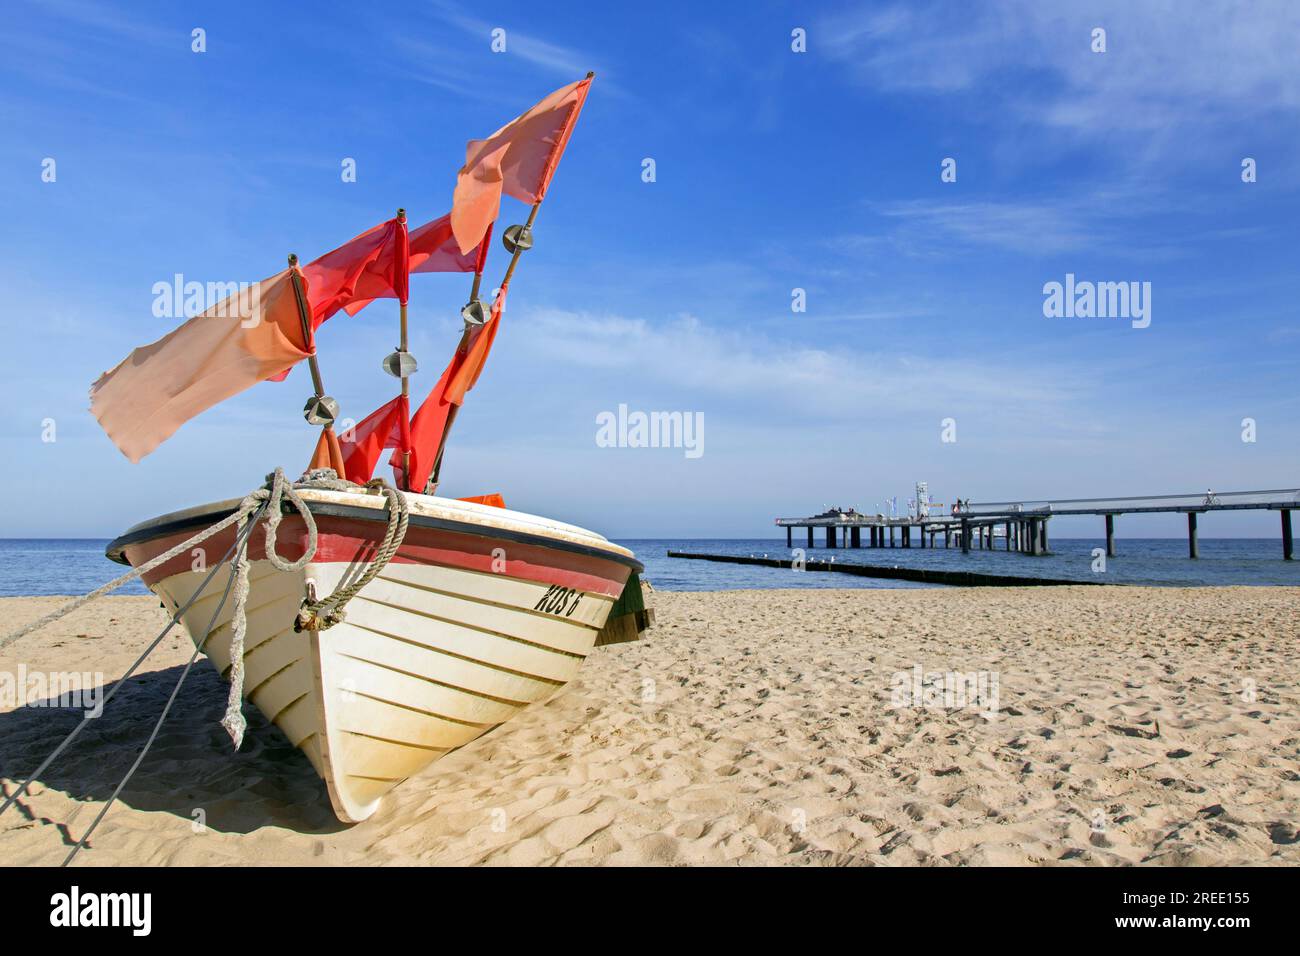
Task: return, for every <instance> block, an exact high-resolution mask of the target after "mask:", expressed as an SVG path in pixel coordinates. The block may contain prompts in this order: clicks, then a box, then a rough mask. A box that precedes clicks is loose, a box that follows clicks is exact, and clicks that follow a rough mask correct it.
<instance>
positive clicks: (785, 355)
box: [515, 309, 1086, 426]
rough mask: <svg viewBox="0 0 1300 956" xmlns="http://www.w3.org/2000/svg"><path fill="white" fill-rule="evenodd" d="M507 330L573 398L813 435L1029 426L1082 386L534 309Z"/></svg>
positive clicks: (965, 364)
mask: <svg viewBox="0 0 1300 956" xmlns="http://www.w3.org/2000/svg"><path fill="white" fill-rule="evenodd" d="M515 328H516V335H517V337H518V339H519V343H520V347H521V348H522V349H524V350H525V352H526V353H527V354H528V355H529V357H530V361H533V362H536V361H538V360H553V361H554V362H556V363H557V364H558V363H560V362H563V363H564V365H565V366H567V367H570V368H574V369H575V370H576V369H583V370H585V371H584V373H582V374H586V375H590V376H592V378H591V379H590V380H589V381H590V384H587V385H584V389H583V390H584V392H591V393H600V392H602V391H607V390H608V389H609V388H611V387H613V388H616V389H618V390H620V391H621V392H622V393H623V394H627V393H628V392H630V391H638V392H642V393H645V392H654V393H656V394H660V395H671V394H678V395H680V396H682V397H683V399H684V400H685V401H686V402H689V403H692V407H721V406H726V407H730V408H733V409H738V410H744V412H745V413H746V414H747V415H750V416H752V415H754V414H757V413H758V412H759V410H761V409H766V410H768V411H770V412H774V413H776V414H777V415H778V416H779V417H780V418H782V419H792V418H793V419H801V418H802V419H807V420H808V421H809V422H812V423H815V424H817V425H818V426H820V425H824V424H825V423H827V422H835V421H844V420H855V421H864V420H871V419H877V420H879V419H882V418H890V417H894V416H898V415H906V414H911V413H930V412H933V411H935V410H936V409H944V408H948V409H957V408H962V409H965V410H966V411H967V412H969V413H970V414H980V413H985V412H987V413H989V414H996V415H998V416H1000V417H1002V418H1006V417H1008V416H1015V415H1016V414H1017V413H1016V409H1022V410H1030V409H1032V414H1031V417H1033V418H1036V419H1038V420H1040V421H1041V419H1042V415H1043V413H1044V411H1045V410H1048V411H1049V412H1050V410H1051V409H1053V408H1057V409H1061V408H1065V407H1067V406H1068V405H1069V404H1070V403H1071V402H1073V401H1075V400H1077V398H1078V396H1079V394H1080V391H1079V390H1080V389H1082V388H1084V387H1086V383H1085V382H1084V380H1082V379H1079V378H1078V377H1077V376H1076V374H1075V373H1073V372H1070V371H1069V370H1068V369H1066V368H1064V367H1062V368H1053V367H1051V364H1050V363H1045V364H1042V365H1041V366H1040V367H1039V368H1038V369H1037V370H1035V371H1030V372H1028V373H1027V372H1026V371H1025V369H1024V368H1022V367H1020V366H1019V365H1017V366H1016V367H1014V368H1013V367H1012V366H1010V365H1007V366H1005V367H1004V366H1002V365H1001V364H1000V362H999V361H998V360H997V358H996V357H992V358H965V357H962V356H960V355H945V356H944V357H943V359H942V362H941V363H937V362H936V359H935V357H934V356H932V355H925V354H914V353H908V352H902V351H899V350H898V349H897V348H892V347H891V348H889V349H887V350H886V349H881V350H879V351H876V350H871V349H867V348H863V347H862V346H861V345H859V344H857V343H856V342H853V341H846V342H844V343H842V344H841V343H828V344H827V345H826V346H824V347H815V346H812V345H808V344H800V343H798V342H794V343H792V342H790V341H789V340H788V339H781V338H775V337H769V336H765V335H762V334H759V333H756V332H755V330H754V329H752V328H750V329H745V330H743V331H742V330H736V329H732V328H729V327H719V326H716V325H713V324H710V323H707V322H704V321H702V320H700V319H699V318H698V317H696V316H693V315H680V316H677V317H676V318H674V319H672V320H669V321H657V322H648V321H645V320H641V319H633V318H627V317H623V316H617V315H606V314H597V313H589V312H575V311H566V310H560V309H544V310H536V311H530V312H529V313H528V314H527V315H526V316H525V317H524V318H523V319H522V320H521V321H519V322H518V323H517V325H516V326H515ZM613 400H614V398H609V399H607V401H613ZM679 404H680V403H679ZM936 421H937V420H936Z"/></svg>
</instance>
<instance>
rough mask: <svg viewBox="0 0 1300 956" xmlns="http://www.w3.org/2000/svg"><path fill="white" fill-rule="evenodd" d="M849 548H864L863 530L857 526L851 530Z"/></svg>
mask: <svg viewBox="0 0 1300 956" xmlns="http://www.w3.org/2000/svg"><path fill="white" fill-rule="evenodd" d="M849 547H851V548H860V547H862V529H861V528H859V527H857V526H856V525H854V526H853V527H852V528H850V529H849Z"/></svg>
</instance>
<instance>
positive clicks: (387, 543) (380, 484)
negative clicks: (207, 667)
mask: <svg viewBox="0 0 1300 956" xmlns="http://www.w3.org/2000/svg"><path fill="white" fill-rule="evenodd" d="M298 484H299V487H306V488H324V489H328V490H332V491H352V490H354V489H359V488H361V487H362V486H359V485H356V484H355V483H353V482H351V481H348V480H347V479H345V478H339V477H338V475H337V474H336V473H335V472H334V471H333V470H331V469H319V470H314V471H309V472H308V473H307V474H305V475H303V477H302V478H301V479H299V483H298ZM364 487H365V488H366V489H369V490H376V491H379V492H380V493H381V494H383V495H384V497H385V498H386V499H387V502H388V508H387V511H388V524H387V527H386V528H385V530H384V537H383V540H382V542H381V543H380V545H379V547H378V548H377V549H376V551H375V555H374V557H373V558H372V559H371V560H370V561H369V562H368V564H367V567H366V569H365V571H364V572H363V573H362V574H360V575H359V576H358V577H357V578H356V580H354V581H353V582H352V583H351V584H348V585H346V586H344V587H340V588H339V589H337V590H336V591H335V592H334V593H333V594H331V595H329V597H327V598H324V599H321V600H311V601H305V602H304V603H303V605H302V608H301V610H300V611H299V614H298V617H297V619H296V620H295V622H294V629H295V630H298V631H302V630H317V631H319V630H325V629H326V628H330V627H333V626H334V625H335V624H338V623H339V622H340V621H342V620H343V619H344V616H345V612H344V609H345V607H346V605H347V603H348V602H349V601H351V600H352V598H354V597H355V596H356V595H357V594H358V593H359V592H360V591H361V589H362V588H364V587H365V586H366V585H367V584H369V583H370V582H371V581H373V580H374V579H375V577H376V576H378V575H379V573H380V572H381V571H382V570H383V569H384V568H385V567H386V566H387V565H388V563H389V562H390V561H391V560H392V559H393V557H394V555H396V554H397V551H398V549H399V548H400V547H401V545H402V541H403V540H404V539H405V537H406V530H407V526H408V523H409V520H410V509H409V506H408V504H407V501H406V496H405V495H404V494H403V493H402V492H401V491H400V490H398V489H396V488H393V487H391V486H390V485H389V484H388V483H387V482H386V481H384V480H383V479H376V480H374V481H372V482H370V483H369V484H368V485H366V486H364ZM286 499H287V501H288V504H289V505H291V506H292V507H293V508H294V510H296V511H297V512H298V514H299V515H300V516H301V518H302V519H303V523H304V524H305V525H306V529H307V542H306V546H305V547H304V548H303V553H302V555H301V557H299V558H298V559H297V560H296V561H288V560H286V559H284V558H282V557H281V556H280V555H279V554H278V553H277V541H276V535H277V532H278V530H279V525H280V521H281V520H282V518H283V517H284V505H285V500H286ZM263 518H265V520H266V531H265V534H266V547H265V551H266V558H267V560H268V561H270V563H271V564H272V566H274V567H275V568H276V569H277V570H279V571H285V572H295V571H300V570H302V569H303V568H304V567H306V566H307V564H308V562H310V561H311V560H312V558H314V557H315V555H316V549H317V545H318V541H319V538H318V534H317V529H316V521H315V517H314V516H313V515H312V513H311V511H310V509H309V508H308V507H307V503H306V502H305V501H304V500H303V498H302V497H301V495H299V494H298V491H297V489H296V488H295V487H294V485H293V484H291V483H289V482H288V480H287V479H286V478H285V476H284V472H283V471H282V470H281V469H279V468H277V469H275V471H274V472H272V473H271V474H269V475H267V481H266V484H265V485H263V486H262V487H260V488H258V489H256V490H255V491H253V492H252V493H250V494H249V495H247V496H245V497H244V499H243V500H242V501H241V502H240V504H239V507H238V508H236V509H235V511H234V512H232V513H231V514H229V515H227V516H226V517H225V518H223V519H221V520H220V521H218V522H216V523H215V524H213V525H211V526H210V527H208V528H205V529H204V530H203V531H200V532H198V533H197V534H195V535H193V536H191V537H190V538H187V539H186V540H185V541H182V542H181V543H180V544H177V545H175V546H173V547H172V548H169V549H168V550H167V551H165V552H163V553H162V554H160V555H158V556H157V557H154V558H152V559H150V560H149V561H146V562H145V563H144V564H142V565H140V566H139V567H137V568H133V569H132V570H131V571H129V572H128V573H126V574H123V575H121V576H120V577H117V578H115V579H114V580H112V581H110V582H108V583H107V584H105V585H103V586H102V587H99V588H96V589H95V590H94V591H91V592H90V593H89V594H86V595H84V596H82V597H80V598H77V599H76V600H74V601H71V602H69V603H68V604H65V605H64V606H63V607H60V608H58V609H56V610H55V611H52V612H51V613H49V614H47V615H45V616H44V617H42V618H40V619H38V620H36V621H33V622H32V623H31V624H28V625H26V626H25V627H22V628H20V629H19V630H17V631H14V632H12V633H10V634H7V635H5V636H4V637H0V649H2V648H4V647H5V646H7V645H8V644H11V643H13V642H14V641H16V640H18V639H19V638H21V637H24V636H25V635H27V634H30V633H32V632H33V631H35V630H37V629H39V628H41V627H44V626H45V625H46V624H50V623H52V622H53V621H57V620H58V619H59V618H62V617H64V616H66V615H68V614H70V613H72V612H73V611H75V610H77V609H78V608H80V607H84V606H85V605H87V604H89V603H90V602H91V601H94V600H95V599H97V598H100V597H103V596H104V595H105V594H108V593H110V592H112V591H115V590H116V589H118V588H120V587H121V586H122V585H124V584H126V583H127V582H128V581H130V580H132V579H133V578H137V577H140V576H142V575H144V574H147V573H148V572H149V571H151V570H153V569H154V568H157V567H159V566H161V565H163V564H166V563H167V562H168V561H170V560H171V559H172V558H174V557H176V556H177V555H179V554H181V553H183V552H184V551H185V550H186V549H188V548H192V547H194V546H195V545H198V544H200V543H202V542H203V541H206V540H207V539H208V538H211V537H212V536H213V535H215V534H217V533H219V532H220V531H222V530H224V529H225V528H228V527H230V526H231V525H235V524H237V525H238V529H237V531H236V534H235V540H234V543H232V544H231V546H230V548H229V549H228V550H227V551H226V553H225V555H224V556H223V557H222V559H221V561H219V562H218V563H216V564H215V565H213V567H212V570H211V571H209V572H208V575H207V577H205V578H204V579H203V581H202V582H201V583H200V584H199V586H198V588H197V589H196V590H195V591H194V593H192V594H191V595H190V597H189V598H188V599H187V600H186V601H185V603H184V604H183V605H182V606H181V607H179V608H177V610H176V611H175V613H174V614H173V615H172V617H171V620H170V621H169V622H168V624H167V626H166V627H165V628H163V630H162V632H161V633H159V635H158V636H157V637H156V638H154V640H153V642H152V643H151V644H150V645H149V646H148V647H147V648H145V650H144V653H142V654H141V655H140V656H139V657H138V658H136V660H135V662H134V663H133V664H132V665H131V666H130V667H129V668H128V669H127V671H126V673H125V674H123V676H122V678H121V679H120V680H119V681H118V682H117V684H116V685H115V686H114V687H113V689H112V690H111V691H109V693H108V694H107V695H106V696H105V698H104V701H103V703H104V704H107V703H108V702H109V701H110V700H111V699H112V698H113V696H114V695H115V694H116V693H117V692H118V690H120V689H121V687H122V685H123V684H124V683H125V682H126V680H127V679H128V678H129V677H130V676H131V675H132V674H133V673H135V670H136V668H138V667H139V666H140V665H141V664H142V663H143V662H144V660H145V659H146V658H147V657H148V656H149V654H151V653H152V652H153V651H154V650H155V649H156V648H157V647H158V645H159V644H160V643H161V642H162V640H163V638H164V637H166V636H167V634H168V633H169V632H170V631H171V629H172V628H173V627H175V625H176V624H177V623H178V622H179V621H180V620H181V617H182V616H183V615H184V614H185V612H186V611H187V610H189V608H190V607H191V606H192V605H193V604H194V603H195V601H197V600H198V598H199V596H200V595H201V594H202V593H203V591H204V590H205V589H206V588H207V586H208V584H209V583H210V582H211V581H212V578H213V577H214V575H215V574H216V573H217V571H218V570H219V569H220V568H221V566H222V565H223V564H225V563H226V562H227V561H229V560H230V558H231V555H232V554H233V555H234V561H233V562H232V564H231V569H230V575H229V578H228V579H227V582H226V588H225V591H224V592H223V593H222V595H221V600H220V602H219V603H218V604H217V608H216V610H215V611H214V612H213V615H212V618H211V619H210V620H209V622H208V627H207V630H206V631H205V633H204V635H203V638H202V640H199V641H196V642H195V647H194V652H193V654H191V655H190V659H189V661H188V662H187V663H186V664H185V668H184V670H183V671H182V672H181V676H180V678H179V679H178V680H177V682H176V686H175V687H174V688H173V689H172V693H171V696H170V697H169V698H168V700H167V704H166V705H165V706H164V708H163V712H162V714H161V715H160V716H159V718H158V721H157V722H156V723H155V724H154V727H153V731H152V732H151V733H150V735H149V739H148V740H147V741H146V742H145V745H144V747H143V748H141V751H140V753H139V755H138V756H137V757H136V760H135V762H134V763H133V764H132V765H131V768H130V769H129V770H128V771H127V773H126V776H124V777H123V778H122V781H121V782H120V783H119V784H118V785H117V788H116V789H115V790H114V791H113V794H112V796H110V797H109V799H108V802H107V803H105V804H104V806H103V808H102V809H101V810H100V811H99V813H98V814H97V815H96V817H95V819H94V820H93V821H92V822H91V824H90V826H89V828H87V830H86V833H85V835H84V836H83V837H82V838H81V840H79V841H78V843H77V845H76V846H74V847H73V848H72V852H71V853H69V854H68V856H67V859H65V860H64V861H63V865H64V866H67V865H68V864H69V863H71V862H72V859H73V857H75V856H76V855H77V852H78V851H79V850H80V849H81V848H82V847H84V846H85V845H86V841H87V840H89V839H90V835H91V833H92V832H93V831H94V830H95V828H96V827H97V826H98V825H99V822H100V821H101V820H102V819H103V818H104V816H105V815H106V814H107V813H108V810H109V808H110V807H111V806H112V805H113V803H114V802H115V801H116V800H117V798H118V796H119V795H120V794H121V792H122V789H123V788H124V787H125V786H126V784H127V783H128V782H129V781H130V779H131V777H132V776H133V775H134V774H135V772H136V770H137V769H138V768H139V766H140V764H141V763H142V762H143V760H144V758H145V755H146V754H147V753H148V752H149V749H150V747H152V745H153V743H154V740H155V739H156V738H157V736H158V731H159V730H160V729H161V727H162V724H163V722H164V721H165V720H166V719H167V715H168V714H169V713H170V712H171V708H172V704H173V703H174V702H175V700H176V697H177V695H178V694H179V693H180V689H181V685H182V684H183V683H184V681H185V678H186V677H187V676H188V674H189V672H190V668H191V667H192V666H193V664H194V661H195V660H197V659H198V655H199V653H200V652H201V651H202V650H203V648H204V646H205V645H206V644H207V641H208V638H209V637H210V636H211V634H212V630H213V628H214V627H215V625H216V621H217V617H218V615H219V614H220V613H221V611H222V610H223V609H224V608H225V605H226V601H227V600H228V598H229V597H230V593H231V591H232V589H233V591H234V594H235V607H234V610H233V611H232V614H231V629H232V636H231V646H230V660H231V668H230V671H231V672H230V690H229V693H228V695H227V699H226V712H225V715H224V716H223V717H222V719H221V725H222V727H224V728H225V730H226V732H227V733H229V734H230V737H231V740H232V741H233V742H234V745H235V749H236V750H238V749H239V747H240V745H241V744H242V743H243V738H244V732H245V730H246V729H247V721H246V720H245V718H244V715H243V709H242V708H243V690H244V644H245V638H246V636H247V629H248V620H247V606H248V591H249V582H248V575H249V560H248V545H249V542H250V540H251V538H252V534H253V530H254V529H255V528H256V526H257V524H258V522H259V521H261V520H262V519H263ZM101 709H102V705H101ZM89 720H90V718H89V716H86V717H83V718H82V720H81V722H80V723H79V724H77V726H76V727H74V728H73V729H72V731H71V732H70V733H69V734H68V735H67V736H66V737H64V739H63V741H62V742H61V743H60V744H59V745H58V746H57V747H55V749H54V750H53V752H51V753H50V755H49V756H48V757H46V758H45V760H44V761H42V763H41V764H40V766H38V767H37V768H36V769H35V770H34V771H33V772H32V773H31V774H29V775H28V777H27V779H26V780H25V781H23V783H22V784H21V785H20V786H19V787H18V788H17V789H16V790H15V791H14V793H13V794H12V795H10V796H8V797H7V799H6V800H5V802H4V804H3V806H0V814H2V813H4V811H5V810H7V809H9V807H10V806H11V805H12V804H13V803H14V802H15V801H17V800H18V799H19V797H21V796H22V795H23V793H25V792H26V791H27V789H28V787H29V786H30V785H31V783H32V781H34V780H35V779H36V778H37V777H39V776H40V774H42V773H43V772H44V771H45V770H46V768H47V767H49V765H50V764H51V763H53V761H54V760H55V758H57V757H58V756H59V754H60V753H62V752H63V750H64V749H65V748H66V747H67V746H68V745H69V744H71V743H72V741H73V740H74V739H76V737H77V736H78V735H79V734H80V733H81V731H82V730H83V729H84V728H85V726H86V724H87V722H88V721H89Z"/></svg>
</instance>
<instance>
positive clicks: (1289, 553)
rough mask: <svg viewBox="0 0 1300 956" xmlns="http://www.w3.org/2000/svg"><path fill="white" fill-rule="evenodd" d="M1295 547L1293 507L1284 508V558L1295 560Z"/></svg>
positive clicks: (1284, 559)
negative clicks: (1293, 538) (1292, 532)
mask: <svg viewBox="0 0 1300 956" xmlns="http://www.w3.org/2000/svg"><path fill="white" fill-rule="evenodd" d="M1294 550H1295V549H1294V548H1293V547H1292V546H1291V509H1290V508H1283V509H1282V560H1283V561H1291V560H1294Z"/></svg>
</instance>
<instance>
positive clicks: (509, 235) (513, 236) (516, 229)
mask: <svg viewBox="0 0 1300 956" xmlns="http://www.w3.org/2000/svg"><path fill="white" fill-rule="evenodd" d="M595 75H596V74H595V72H594V71H588V73H587V77H586V78H587V79H588V80H590V79H592V78H593V77H595ZM542 198H543V199H544V198H545V197H542ZM541 208H542V200H541V199H539V200H537V202H535V203H533V208H532V209H530V210H529V211H528V219H527V221H525V222H524V224H523V226H511V227H510V228H509V229H507V230H506V231H505V234H504V235H503V236H502V237H501V239H502V241H503V242H504V243H505V246H506V248H507V249H509V250H510V252H511V256H510V264H509V265H508V266H506V274H505V276H504V277H503V278H502V279H501V286H500V288H501V294H502V295H504V294H505V291H506V289H508V288H509V287H510V279H511V278H512V277H513V276H514V274H515V266H517V265H518V264H519V257H520V256H521V255H522V254H523V253H524V251H525V250H526V249H531V248H532V245H533V237H532V231H533V223H534V222H536V221H537V210H539V209H541ZM480 279H482V273H481V272H480V273H476V274H475V276H474V288H473V290H472V291H471V293H470V297H469V299H470V301H471V302H473V301H474V300H475V299H476V298H478V288H479V281H480ZM468 332H469V330H468V329H466V336H468ZM461 341H462V342H464V341H465V337H462V339H461ZM458 411H460V406H459V405H453V406H452V407H451V410H450V411H449V412H448V413H447V424H446V425H445V426H443V429H442V439H441V440H440V441H439V443H438V454H437V455H436V456H434V459H433V471H431V472H430V473H429V480H428V482H427V483H426V484H425V486H424V493H425V494H426V495H431V494H433V493H434V491H435V490H436V489H437V487H438V476H439V474H440V473H441V472H442V455H443V452H445V451H446V450H447V435H448V434H449V433H450V432H451V426H452V424H453V423H454V422H455V421H456V413H457V412H458Z"/></svg>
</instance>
